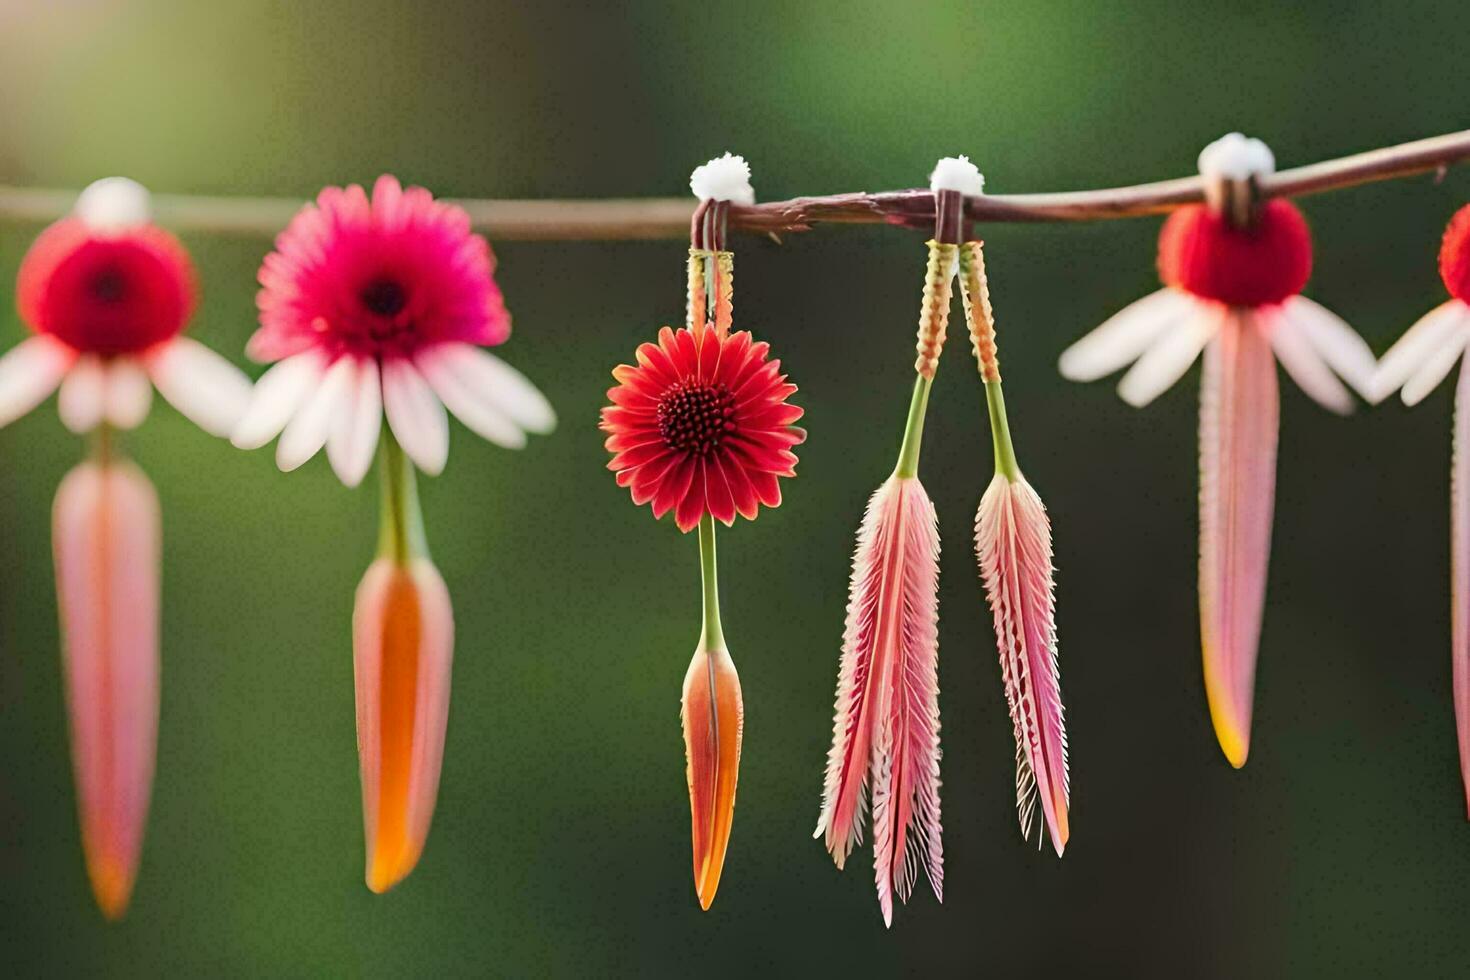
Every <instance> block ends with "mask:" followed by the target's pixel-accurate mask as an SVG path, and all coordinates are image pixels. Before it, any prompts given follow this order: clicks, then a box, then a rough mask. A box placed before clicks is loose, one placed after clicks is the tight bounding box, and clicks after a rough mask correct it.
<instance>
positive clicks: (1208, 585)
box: [1059, 133, 1374, 768]
mask: <svg viewBox="0 0 1470 980" xmlns="http://www.w3.org/2000/svg"><path fill="white" fill-rule="evenodd" d="M1274 168H1275V160H1274V158H1273V157H1272V155H1271V151H1270V150H1269V149H1267V148H1266V146H1265V144H1263V143H1261V142H1260V141H1259V140H1247V139H1245V138H1244V137H1243V136H1241V135H1240V134H1239V133H1232V134H1230V135H1229V136H1226V137H1224V138H1223V139H1221V140H1218V141H1217V142H1215V143H1212V144H1211V145H1210V146H1208V147H1206V148H1205V151H1204V152H1203V153H1201V154H1200V173H1201V174H1202V175H1203V176H1204V177H1205V178H1206V180H1207V181H1209V182H1210V184H1211V186H1212V188H1215V189H1217V190H1219V191H1221V193H1222V195H1224V196H1227V197H1228V196H1231V195H1233V196H1234V198H1235V199H1236V201H1237V202H1244V203H1246V204H1247V205H1250V204H1252V203H1253V202H1252V201H1251V199H1250V195H1251V193H1252V192H1251V191H1250V187H1251V186H1252V184H1253V181H1254V178H1255V177H1256V176H1258V175H1260V174H1263V173H1269V172H1271V171H1272V170H1273V169H1274ZM1247 209H1248V210H1249V208H1247ZM1224 210H1225V209H1223V208H1222V209H1218V210H1217V209H1216V208H1215V207H1211V206H1205V205H1190V206H1188V207H1183V208H1180V209H1179V210H1177V211H1175V212H1174V214H1172V215H1171V216H1170V217H1169V220H1168V221H1166V222H1165V224H1164V227H1163V230H1162V231H1161V232H1160V234H1159V274H1160V278H1161V279H1162V280H1163V281H1164V288H1163V289H1161V290H1159V291H1158V292H1156V293H1152V294H1150V295H1149V296H1146V297H1144V298H1143V299H1141V300H1139V301H1137V302H1136V303H1133V304H1132V305H1130V306H1128V307H1126V308H1125V309H1123V310H1122V311H1121V312H1119V313H1117V314H1116V315H1114V316H1113V317H1112V318H1111V319H1109V320H1108V321H1107V322H1106V323H1104V324H1103V325H1102V326H1100V327H1098V328H1097V329H1096V330H1094V331H1093V332H1092V333H1090V334H1088V335H1087V336H1086V337H1084V338H1082V339H1081V340H1079V341H1078V342H1077V343H1075V344H1073V345H1072V346H1071V347H1070V348H1068V349H1067V350H1066V352H1065V353H1063V354H1062V357H1061V362H1060V365H1059V366H1060V369H1061V372H1062V375H1063V376H1064V377H1066V378H1069V379H1071V380H1073V381H1092V380H1095V379H1097V378H1101V377H1103V376H1104V375H1107V374H1110V373H1112V372H1113V371H1116V370H1118V369H1119V368H1122V367H1124V366H1125V365H1128V364H1130V363H1132V364H1133V366H1132V368H1130V369H1129V370H1128V371H1127V373H1125V374H1124V376H1123V380H1122V381H1121V382H1120V383H1119V385H1118V394H1119V395H1120V396H1121V397H1122V398H1123V400H1124V401H1126V402H1128V403H1129V404H1130V405H1133V406H1135V407H1142V406H1144V405H1146V404H1148V403H1149V402H1151V401H1153V399H1155V398H1156V397H1158V396H1159V395H1161V394H1163V393H1164V392H1165V391H1166V390H1168V389H1169V388H1170V387H1171V386H1172V385H1173V384H1174V383H1175V382H1176V381H1178V380H1179V379H1180V378H1181V377H1182V376H1183V375H1184V373H1185V372H1186V371H1188V370H1189V368H1190V365H1192V364H1193V363H1194V362H1195V360H1196V359H1197V358H1198V357H1199V356H1200V353H1201V352H1202V351H1203V352H1204V360H1205V364H1204V380H1203V382H1202V384H1201V388H1200V428H1199V433H1200V436H1199V438H1200V559H1199V596H1200V634H1201V639H1202V646H1203V651H1204V658H1203V659H1204V675H1205V693H1206V695H1207V697H1208V700H1209V705H1210V716H1211V718H1212V719H1213V721H1214V725H1215V734H1216V737H1217V738H1218V740H1219V742H1220V747H1221V749H1222V750H1223V751H1224V753H1225V757H1226V758H1227V759H1229V760H1230V764H1231V765H1233V766H1235V767H1236V768H1240V767H1241V766H1243V765H1245V760H1246V755H1247V754H1248V752H1249V748H1250V726H1251V714H1252V705H1253V703H1254V698H1255V673H1256V653H1257V647H1258V644H1259V641H1260V633H1261V613H1262V608H1263V606H1264V602H1265V598H1266V565H1267V562H1268V559H1269V557H1270V551H1271V519H1272V514H1273V511H1274V503H1275V489H1276V440H1277V430H1278V428H1279V399H1278V394H1277V382H1276V362H1277V361H1280V362H1281V366H1282V367H1283V368H1285V369H1286V372H1287V374H1289V375H1290V376H1291V378H1292V379H1293V380H1294V381H1296V383H1297V385H1298V386H1300V387H1301V389H1302V390H1303V391H1304V392H1306V394H1307V395H1308V396H1310V397H1311V398H1312V399H1313V400H1314V401H1316V402H1318V403H1319V404H1321V405H1322V406H1323V407H1324V408H1327V409H1329V410H1331V411H1334V412H1338V413H1342V414H1346V413H1347V412H1350V411H1352V408H1353V399H1352V396H1351V395H1350V394H1349V393H1348V390H1347V388H1345V387H1344V386H1343V384H1342V381H1339V380H1338V378H1339V377H1341V378H1342V379H1343V380H1346V381H1347V382H1348V383H1349V384H1351V385H1352V386H1353V387H1354V388H1357V389H1358V390H1359V391H1360V392H1365V391H1366V390H1367V387H1368V381H1369V376H1370V375H1371V374H1372V372H1373V364H1374V362H1373V353H1372V351H1370V350H1369V349H1368V345H1367V344H1365V343H1364V342H1363V340H1362V338H1360V337H1359V336H1358V335H1357V334H1356V333H1354V332H1353V330H1352V328H1351V327H1349V326H1348V325H1347V324H1346V323H1344V322H1343V321H1342V320H1341V319H1340V318H1338V317H1337V316H1336V315H1335V314H1333V313H1331V312H1329V311H1328V310H1326V309H1324V308H1323V307H1321V306H1319V305H1318V304H1316V303H1314V302H1312V301H1311V300H1309V299H1307V298H1306V297H1304V296H1301V295H1300V292H1301V290H1302V287H1304V286H1305V285H1306V282H1307V278H1308V277H1309V276H1310V274H1311V270H1312V239H1311V233H1310V232H1309V231H1308V229H1307V224H1306V221H1305V219H1303V218H1302V216H1301V213H1300V212H1299V211H1297V209H1296V208H1295V206H1293V205H1292V204H1291V202H1289V201H1285V200H1280V199H1276V200H1269V201H1265V202H1260V203H1259V204H1256V205H1255V206H1254V208H1253V210H1254V216H1253V218H1252V220H1251V221H1250V222H1249V223H1246V224H1243V225H1242V224H1239V223H1238V221H1239V219H1237V218H1234V217H1232V216H1230V215H1227V214H1226V213H1224ZM1134 362H1136V363H1134Z"/></svg>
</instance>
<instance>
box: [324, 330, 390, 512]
mask: <svg viewBox="0 0 1470 980" xmlns="http://www.w3.org/2000/svg"><path fill="white" fill-rule="evenodd" d="M349 401H350V403H351V407H350V408H349V409H348V410H347V411H346V412H343V413H342V414H341V415H340V416H338V418H337V421H336V422H335V423H333V426H332V432H331V435H329V436H328V437H327V460H328V461H329V462H331V464H332V469H333V470H334V471H335V472H336V474H337V478H338V479H339V480H341V481H342V482H343V483H345V484H347V486H349V487H355V486H357V485H358V484H359V483H361V482H362V478H363V477H364V476H366V475H367V471H368V467H369V466H371V465H372V462H373V451H374V450H376V449H377V448H378V431H379V430H380V429H381V428H382V424H383V392H382V388H381V387H380V386H379V384H378V362H377V361H375V360H373V359H372V358H370V357H365V358H362V359H361V360H360V361H359V362H358V364H357V366H356V368H355V372H354V377H353V380H352V392H351V394H350V396H349Z"/></svg>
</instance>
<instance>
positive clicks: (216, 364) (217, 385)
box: [148, 337, 250, 436]
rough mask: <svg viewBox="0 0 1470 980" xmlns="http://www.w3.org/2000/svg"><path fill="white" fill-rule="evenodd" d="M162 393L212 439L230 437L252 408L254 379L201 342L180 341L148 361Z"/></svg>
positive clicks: (179, 338)
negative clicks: (252, 380) (248, 407)
mask: <svg viewBox="0 0 1470 980" xmlns="http://www.w3.org/2000/svg"><path fill="white" fill-rule="evenodd" d="M148 372H149V373H150V374H151V375H153V383H154V384H155V385H157V386H158V393H159V394H160V395H162V396H163V397H164V399H165V400H166V401H167V402H168V403H169V404H170V405H172V406H173V407H174V408H176V409H178V410H179V413H180V414H181V415H183V416H184V417H185V418H186V419H188V420H189V421H191V422H193V423H194V424H195V425H197V426H199V428H201V429H203V430H204V431H205V432H208V433H209V434H210V435H212V436H228V435H229V434H230V432H231V431H232V430H233V429H234V428H235V426H236V425H237V424H238V423H239V421H240V417H241V416H242V415H244V414H245V409H246V407H247V406H248V405H249V404H250V379H249V378H247V377H245V373H244V372H243V371H241V370H240V369H239V368H237V367H235V365H233V364H231V363H230V362H229V361H227V360H225V359H224V358H223V357H221V356H220V355H218V354H216V353H215V352H214V351H212V350H210V349H209V348H208V347H205V346H204V345H203V344H201V343H199V341H197V340H190V339H189V338H188V337H176V338H174V339H173V340H171V341H169V342H168V343H167V344H165V345H164V346H163V347H162V348H160V349H159V350H157V351H156V352H155V353H153V354H152V355H151V356H150V357H149V358H148Z"/></svg>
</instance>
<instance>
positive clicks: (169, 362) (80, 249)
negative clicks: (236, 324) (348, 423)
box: [0, 177, 250, 436]
mask: <svg viewBox="0 0 1470 980" xmlns="http://www.w3.org/2000/svg"><path fill="white" fill-rule="evenodd" d="M16 291H17V297H16V299H17V305H18V306H19V308H20V315H21V319H22V320H24V321H25V322H26V325H27V326H29V327H30V328H31V330H33V331H34V332H35V334H36V335H35V336H34V337H31V338H30V339H29V340H25V341H22V342H21V343H20V344H19V345H18V346H17V347H15V348H14V349H13V350H11V351H10V352H9V353H7V354H6V355H5V356H4V357H3V358H0V425H6V424H8V423H10V422H13V421H14V420H15V419H17V418H19V417H20V416H22V415H24V414H26V413H27V412H29V411H30V410H31V409H33V408H35V407H36V406H37V405H39V404H40V403H41V402H42V401H44V400H45V399H46V397H47V396H49V395H50V394H51V392H53V391H55V390H56V388H57V386H58V385H59V386H60V387H61V395H60V400H59V407H60V413H61V420H62V422H63V423H64V424H65V425H66V427H67V428H68V429H71V430H72V431H73V432H88V431H90V430H92V429H94V428H96V427H97V426H99V425H102V424H104V423H105V424H107V425H109V426H111V427H113V428H117V429H131V428H134V427H136V426H137V425H139V424H140V423H141V422H142V421H143V419H144V418H146V417H147V415H148V409H149V406H150V404H151V402H152V400H153V398H152V396H153V388H154V387H155V386H156V387H157V388H158V391H159V393H160V394H162V395H163V397H164V398H165V399H167V400H168V401H169V403H170V404H172V405H173V406H174V407H175V408H177V409H178V410H179V411H180V412H182V413H183V414H184V415H185V416H187V417H188V418H189V419H191V420H192V421H193V422H194V423H195V424H197V425H198V426H199V427H200V428H202V429H204V430H205V431H206V432H209V433H211V434H213V435H220V436H223V435H228V434H229V432H230V430H231V428H233V426H234V425H235V422H236V421H237V420H238V418H239V416H240V413H241V412H242V411H243V410H244V407H245V403H246V401H247V400H248V398H249V394H250V384H249V382H248V381H247V380H246V378H245V376H244V375H243V374H242V373H241V372H240V371H239V370H238V369H237V368H235V367H234V365H232V364H230V363H229V362H228V361H226V360H225V359H224V358H222V357H220V356H219V355H218V354H216V353H214V352H213V351H211V350H210V349H209V348H207V347H205V346H204V345H203V344H200V343H198V342H196V341H193V340H190V339H188V338H186V337H184V336H182V333H183V330H184V328H185V326H186V325H187V324H188V321H189V317H190V315H191V314H192V313H193V311H194V306H195V303H196V293H197V289H196V285H195V277H194V266H193V264H192V263H191V262H190V261H189V254H188V253H187V252H185V251H184V247H183V246H182V245H180V244H179V242H178V240H177V239H176V238H174V237H173V236H172V235H170V234H169V233H168V232H166V231H164V230H163V229H161V228H159V227H157V226H156V225H153V224H152V223H150V221H149V200H148V192H147V191H146V190H144V189H143V188H142V187H141V186H139V185H138V184H136V183H134V182H133V181H131V180H127V179H126V178H123V177H109V178H107V179H105V180H99V181H97V182H96V183H94V184H92V185H91V186H90V187H88V188H87V189H86V190H85V191H84V192H83V193H82V195H81V197H79V198H78V199H77V203H76V208H75V209H74V211H73V213H72V214H71V215H70V216H68V217H65V218H62V219H61V220H60V221H58V222H56V223H55V224H53V225H51V226H50V227H49V228H47V229H46V230H45V231H43V232H42V233H41V235H40V236H39V237H38V238H37V239H36V241H35V243H34V244H33V245H32V246H31V249H30V251H29V252H27V253H26V257H25V260H24V262H22V263H21V268H20V276H19V280H18V282H17V286H16Z"/></svg>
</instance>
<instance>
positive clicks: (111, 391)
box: [102, 357, 153, 429]
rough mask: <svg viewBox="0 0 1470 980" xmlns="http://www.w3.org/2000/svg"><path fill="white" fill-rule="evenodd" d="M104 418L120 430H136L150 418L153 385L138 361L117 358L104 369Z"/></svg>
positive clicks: (128, 358) (129, 358)
mask: <svg viewBox="0 0 1470 980" xmlns="http://www.w3.org/2000/svg"><path fill="white" fill-rule="evenodd" d="M103 370H104V376H103V385H102V415H103V417H104V418H106V419H107V424H108V425H111V426H113V427H115V428H118V429H136V428H137V427H138V426H140V425H142V424H143V420H144V419H146V418H147V417H148V409H149V407H150V406H152V404H153V385H152V384H151V383H149V381H148V375H147V374H146V373H145V372H144V371H143V367H142V365H140V364H139V363H138V362H137V361H136V360H135V359H133V358H131V357H115V358H113V359H112V360H110V361H108V362H107V363H106V365H104V368H103Z"/></svg>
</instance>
